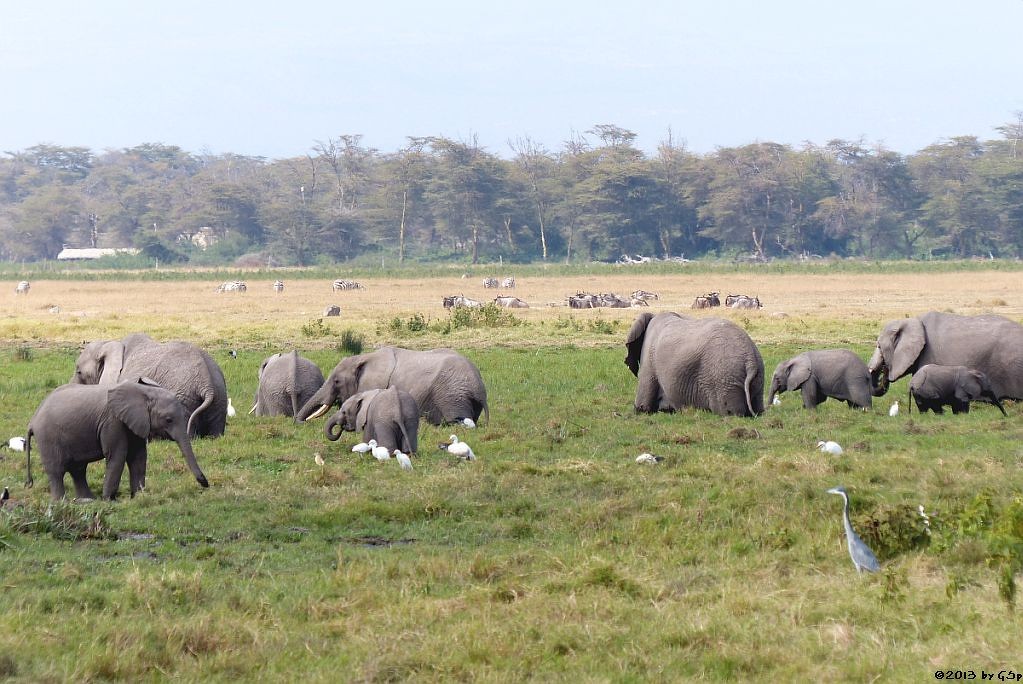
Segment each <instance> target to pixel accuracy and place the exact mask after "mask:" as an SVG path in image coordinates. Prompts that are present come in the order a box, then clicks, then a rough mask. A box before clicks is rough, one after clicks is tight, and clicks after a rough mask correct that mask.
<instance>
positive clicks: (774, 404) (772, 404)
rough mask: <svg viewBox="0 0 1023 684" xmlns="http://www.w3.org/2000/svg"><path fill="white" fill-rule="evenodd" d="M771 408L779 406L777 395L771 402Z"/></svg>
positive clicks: (779, 401)
mask: <svg viewBox="0 0 1023 684" xmlns="http://www.w3.org/2000/svg"><path fill="white" fill-rule="evenodd" d="M771 406H781V399H779V398H778V395H777V394H776V395H774V399H772V400H771Z"/></svg>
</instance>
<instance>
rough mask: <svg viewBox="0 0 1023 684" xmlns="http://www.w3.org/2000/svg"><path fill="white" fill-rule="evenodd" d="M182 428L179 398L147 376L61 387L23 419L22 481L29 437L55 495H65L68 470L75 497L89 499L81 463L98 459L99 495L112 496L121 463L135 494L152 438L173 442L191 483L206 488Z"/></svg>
mask: <svg viewBox="0 0 1023 684" xmlns="http://www.w3.org/2000/svg"><path fill="white" fill-rule="evenodd" d="M187 426H188V414H187V413H186V412H185V407H184V406H182V404H181V402H180V401H178V398H177V397H176V396H175V395H174V394H173V393H172V392H169V391H168V390H165V389H164V388H162V387H158V386H156V385H152V384H150V383H149V381H148V379H143V378H136V379H135V381H132V382H122V383H118V384H116V385H113V386H83V385H62V386H61V387H58V388H57V389H55V390H53V392H51V393H50V394H49V395H47V397H46V398H45V399H43V401H42V403H41V404H39V408H37V409H36V412H35V414H34V415H33V416H32V419H31V420H30V421H29V423H28V438H27V439H26V440H25V469H26V470H27V473H28V479H27V480H26V482H25V485H26V486H28V487H31V486H32V440H33V437H34V438H35V440H36V443H37V444H38V447H39V460H40V461H41V462H42V464H43V470H45V471H46V475H47V477H48V478H49V480H50V495H51V496H52V497H53V498H54V499H62V498H63V497H64V475H65V474H67V473H71V479H72V480H74V483H75V495H76V496H77V497H78V498H79V499H91V498H93V495H92V490H91V489H89V484H88V482H87V481H86V479H85V467H86V466H87V465H88V464H89V463H91V462H92V461H99V460H101V459H103V458H106V461H107V462H106V475H105V476H104V478H103V498H104V499H112V498H114V497H115V496H116V495H117V490H118V487H119V486H120V483H121V475H122V473H123V472H124V467H125V465H127V466H128V474H129V479H130V481H131V495H132V496H135V494H136V493H138V491H139V490H141V489H142V488H143V487H145V485H146V443H147V442H148V441H149V440H151V439H170V440H173V441H174V442H175V443H176V444H177V445H178V448H179V449H180V450H181V455H182V456H184V458H185V462H186V463H188V467H189V469H191V471H192V474H193V475H194V476H195V479H196V481H197V482H198V483H199V484H200V485H201V486H202V487H208V486H209V482H207V480H206V476H205V475H204V474H203V472H202V470H200V469H199V464H198V463H197V462H196V460H195V454H194V453H193V452H192V443H191V441H190V440H189V438H188V429H187Z"/></svg>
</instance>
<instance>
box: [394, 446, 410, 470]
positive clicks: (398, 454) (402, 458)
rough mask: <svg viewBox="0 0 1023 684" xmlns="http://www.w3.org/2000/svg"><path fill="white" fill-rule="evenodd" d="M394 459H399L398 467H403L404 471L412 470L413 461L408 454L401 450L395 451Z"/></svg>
mask: <svg viewBox="0 0 1023 684" xmlns="http://www.w3.org/2000/svg"><path fill="white" fill-rule="evenodd" d="M394 457H395V458H396V459H398V465H400V466H401V469H402V470H412V459H411V458H409V457H408V454H406V453H405V452H403V451H402V450H401V449H395V450H394Z"/></svg>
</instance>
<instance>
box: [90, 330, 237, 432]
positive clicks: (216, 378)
mask: <svg viewBox="0 0 1023 684" xmlns="http://www.w3.org/2000/svg"><path fill="white" fill-rule="evenodd" d="M139 377H147V378H150V379H152V380H153V381H155V382H156V383H157V384H159V385H160V386H161V387H164V388H166V389H168V390H170V391H171V392H173V393H174V394H175V395H177V397H178V399H179V400H180V401H181V403H182V404H184V405H185V409H186V410H187V411H188V413H189V416H188V434H189V435H190V436H192V437H196V436H198V437H219V436H220V435H222V434H224V428H225V426H226V425H227V383H225V382H224V374H223V372H221V370H220V366H218V365H217V362H216V361H214V360H213V358H212V357H211V356H210V355H209V354H207V353H206V352H205V351H203V350H202V349H200V348H199V347H197V346H195V345H194V344H191V343H189V342H157V341H156V340H154V339H153V338H151V337H150V336H149V335H146V334H144V333H135V334H134V335H128V336H127V337H125V338H124V339H122V340H101V341H96V342H90V343H89V344H87V345H85V349H83V350H82V353H81V354H79V355H78V361H77V362H76V363H75V374H74V376H72V378H71V383H73V384H79V385H96V384H99V385H108V384H113V383H117V382H121V381H122V380H126V379H127V380H132V381H134V379H135V378H139Z"/></svg>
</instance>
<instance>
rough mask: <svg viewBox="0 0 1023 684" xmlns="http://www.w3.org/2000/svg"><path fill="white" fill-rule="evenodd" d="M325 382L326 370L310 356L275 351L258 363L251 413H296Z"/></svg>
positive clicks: (275, 414) (271, 414) (288, 414)
mask: <svg viewBox="0 0 1023 684" xmlns="http://www.w3.org/2000/svg"><path fill="white" fill-rule="evenodd" d="M322 384H323V372H322V371H321V370H320V367H319V366H317V365H316V364H315V363H313V362H312V361H310V360H309V359H307V358H305V357H303V356H299V355H298V351H295V350H292V352H291V353H290V354H274V355H272V356H268V357H267V358H265V359H263V363H262V364H261V365H260V366H259V387H258V388H257V389H256V399H255V403H254V404H253V405H252V409H251V410H250V411H249V413H254V414H255V415H257V416H295V415H297V414H298V410H299V409H300V408H302V406H304V405H305V403H306V402H307V401H309V400H310V399H311V398H312V396H313V395H314V394H316V390H318V389H320V385H322Z"/></svg>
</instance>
